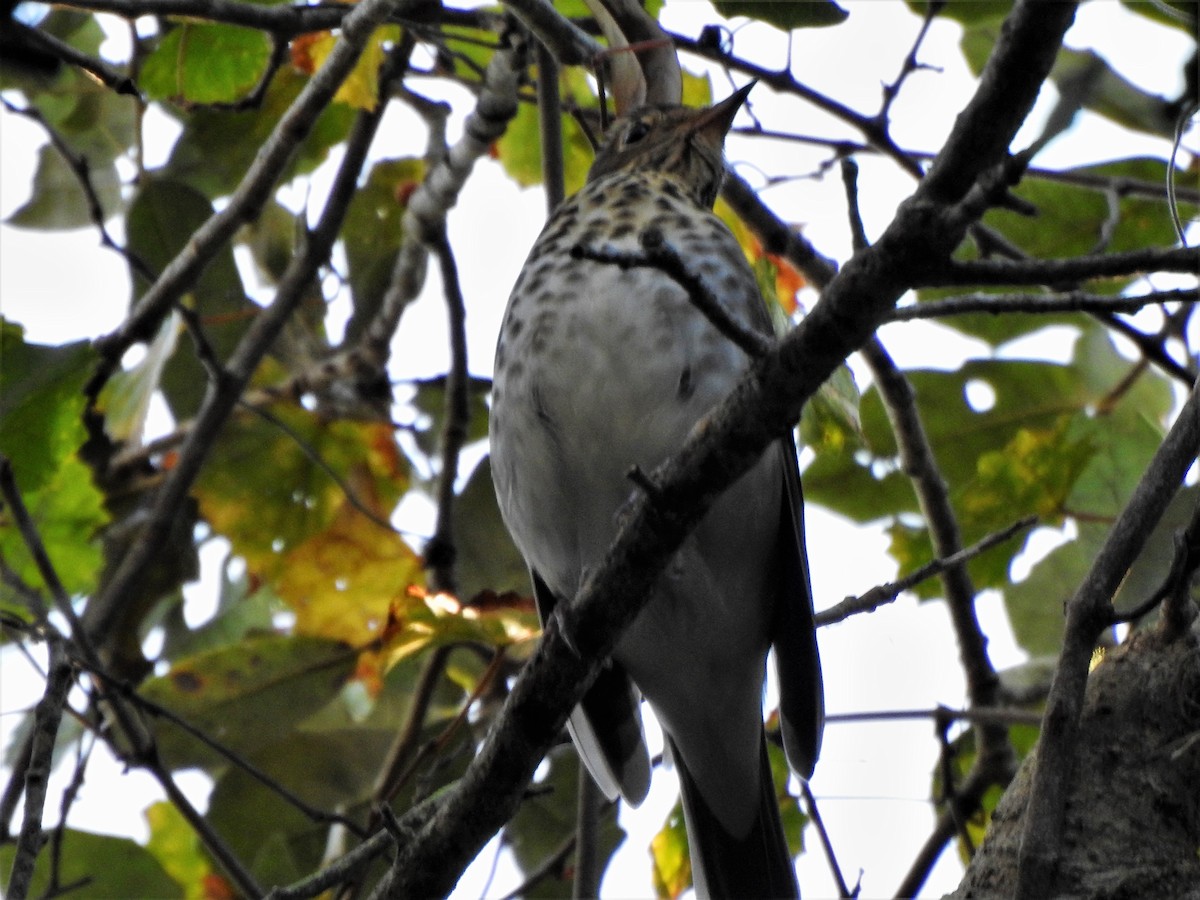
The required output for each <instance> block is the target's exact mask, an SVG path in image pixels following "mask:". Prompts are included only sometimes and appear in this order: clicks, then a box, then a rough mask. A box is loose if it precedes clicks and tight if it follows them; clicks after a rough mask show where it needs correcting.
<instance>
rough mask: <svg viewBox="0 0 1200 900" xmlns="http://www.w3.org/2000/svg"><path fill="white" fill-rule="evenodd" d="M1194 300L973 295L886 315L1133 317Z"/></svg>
mask: <svg viewBox="0 0 1200 900" xmlns="http://www.w3.org/2000/svg"><path fill="white" fill-rule="evenodd" d="M1197 300H1200V291H1198V290H1196V289H1195V288H1180V289H1178V290H1171V291H1151V292H1149V293H1146V294H1135V295H1132V296H1128V297H1113V296H1111V295H1108V294H1089V293H1087V292H1086V291H1068V292H1066V293H1060V294H1045V293H1012V294H982V293H977V294H963V295H962V296H959V297H948V298H946V299H945V300H929V301H926V302H924V303H914V304H912V305H911V306H901V307H897V308H896V309H894V310H892V312H891V313H890V314H889V315H888V321H890V322H912V321H914V320H916V319H944V318H947V317H949V316H962V315H970V314H972V313H988V314H990V315H1000V314H1001V313H1030V314H1032V315H1062V314H1064V313H1072V312H1090V313H1094V312H1107V313H1133V312H1137V311H1138V310H1140V309H1145V308H1146V307H1147V306H1155V305H1158V304H1162V303H1195V302H1196V301H1197Z"/></svg>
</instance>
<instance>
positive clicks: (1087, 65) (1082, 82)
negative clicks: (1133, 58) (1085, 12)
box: [1050, 47, 1178, 138]
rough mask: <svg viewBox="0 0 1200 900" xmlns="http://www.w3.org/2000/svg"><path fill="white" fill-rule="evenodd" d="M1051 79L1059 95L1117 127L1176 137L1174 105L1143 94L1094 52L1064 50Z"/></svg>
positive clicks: (1160, 98)
mask: <svg viewBox="0 0 1200 900" xmlns="http://www.w3.org/2000/svg"><path fill="white" fill-rule="evenodd" d="M1050 78H1051V79H1052V80H1053V81H1054V83H1055V85H1056V86H1057V87H1058V90H1059V93H1060V94H1062V95H1063V96H1065V97H1074V98H1076V99H1077V100H1078V101H1079V102H1081V103H1082V105H1083V106H1084V108H1086V109H1089V110H1091V111H1092V112H1094V113H1099V114H1100V115H1102V116H1104V117H1105V118H1108V119H1111V120H1112V121H1114V122H1116V123H1117V124H1118V125H1124V126H1125V127H1126V128H1132V129H1133V130H1135V131H1143V132H1146V133H1148V134H1153V135H1157V136H1159V137H1165V138H1170V137H1173V136H1174V134H1175V119H1176V118H1177V116H1178V112H1177V110H1176V107H1175V105H1174V104H1173V103H1170V102H1169V101H1167V100H1166V99H1165V98H1163V97H1159V96H1157V95H1155V94H1150V93H1147V92H1146V91H1143V90H1142V89H1141V88H1139V87H1138V86H1137V85H1135V84H1133V83H1131V82H1130V81H1128V80H1127V79H1125V78H1124V77H1123V76H1121V75H1120V74H1119V73H1118V72H1117V71H1116V70H1114V69H1113V67H1112V66H1110V65H1109V64H1108V62H1107V61H1106V60H1105V59H1104V58H1103V57H1101V56H1100V55H1099V54H1097V53H1095V52H1094V51H1091V50H1072V49H1070V48H1069V47H1063V48H1062V49H1060V50H1059V51H1058V57H1057V59H1055V61H1054V68H1053V69H1052V70H1051V72H1050Z"/></svg>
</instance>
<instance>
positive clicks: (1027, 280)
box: [916, 247, 1200, 287]
mask: <svg viewBox="0 0 1200 900" xmlns="http://www.w3.org/2000/svg"><path fill="white" fill-rule="evenodd" d="M1198 271H1200V248H1195V247H1176V248H1169V249H1168V248H1158V247H1150V248H1147V249H1141V250H1128V251H1126V252H1124V253H1107V254H1104V255H1103V256H1076V257H1072V258H1070V259H1022V260H1009V259H975V260H947V261H946V262H945V264H944V265H942V266H938V267H936V268H934V269H931V270H930V271H929V272H926V273H923V274H922V276H921V278H920V280H919V282H918V284H917V285H916V286H917V287H947V286H953V285H959V284H963V285H966V284H1046V285H1056V284H1072V283H1074V282H1077V281H1089V280H1091V279H1093V278H1116V277H1120V276H1132V275H1144V274H1147V273H1151V272H1181V273H1183V274H1192V275H1194V274H1196V272H1198Z"/></svg>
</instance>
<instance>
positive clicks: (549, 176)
mask: <svg viewBox="0 0 1200 900" xmlns="http://www.w3.org/2000/svg"><path fill="white" fill-rule="evenodd" d="M537 67H538V78H537V94H538V124H539V128H538V135H539V138H540V140H541V147H542V189H543V190H544V191H545V192H546V212H547V214H549V213H552V212H554V210H555V209H557V208H558V205H559V204H560V203H562V202H563V195H564V193H565V191H564V188H563V172H564V165H563V132H562V111H561V109H560V108H559V105H560V103H561V98H560V97H559V91H558V63H557V62H555V60H554V55H553V54H552V53H551V52H550V50H549V48H547V47H546V45H545V44H543V43H541V42H540V41H539V42H538V44H537Z"/></svg>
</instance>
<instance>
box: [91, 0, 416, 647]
mask: <svg viewBox="0 0 1200 900" xmlns="http://www.w3.org/2000/svg"><path fill="white" fill-rule="evenodd" d="M392 2H393V0H364V2H363V3H362V4H361V5H359V6H358V7H356V8H355V11H354V13H353V14H351V15H350V16H348V17H347V19H346V22H345V24H344V27H343V32H342V37H341V39H340V40H339V41H338V43H337V44H336V45H335V46H334V49H333V50H332V51H331V52H330V55H329V57H328V58H327V60H326V63H325V66H324V67H323V68H322V69H321V70H320V72H319V73H318V75H317V76H314V78H313V79H312V80H311V81H309V83H308V84H307V85H306V86H305V88H304V90H303V91H301V93H300V96H299V97H297V99H296V102H295V103H294V104H293V105H292V106H291V107H290V108H289V110H288V112H287V113H285V114H284V116H283V118H282V119H281V120H280V123H279V125H278V126H277V127H276V130H275V132H274V134H273V135H272V137H271V138H270V139H268V141H267V144H265V145H264V149H263V151H262V152H260V154H259V155H258V157H257V158H256V162H255V164H254V165H252V166H251V168H250V171H249V172H248V173H247V176H246V179H244V180H243V182H242V185H241V186H239V188H238V191H236V192H235V194H234V197H235V198H236V199H237V204H236V205H237V206H238V208H239V210H240V212H238V213H236V214H235V218H229V217H227V216H225V213H228V212H229V210H230V209H233V208H234V206H235V203H234V201H233V200H231V203H230V206H229V207H226V209H225V210H223V211H222V213H220V214H218V215H216V216H214V217H213V218H211V219H209V220H208V222H207V223H206V224H205V225H204V226H202V227H201V229H200V230H199V231H198V232H197V234H196V236H195V237H194V238H193V240H192V241H190V242H189V244H188V246H189V247H192V248H195V247H197V246H200V245H203V246H205V247H207V248H208V249H207V251H206V252H207V253H208V254H209V255H211V253H215V252H216V247H217V246H218V245H220V244H221V243H222V241H223V240H224V238H226V237H228V236H229V235H227V234H225V230H226V229H227V228H228V227H229V225H230V223H233V225H234V226H235V227H236V221H235V219H236V216H237V215H241V214H242V213H246V212H248V211H249V210H250V209H252V208H255V209H256V208H257V207H256V204H259V205H261V204H260V203H259V200H260V198H259V196H258V195H259V194H260V193H261V192H262V191H264V190H267V189H269V187H270V185H271V184H272V183H273V181H274V178H275V177H276V176H277V175H278V171H277V170H276V169H277V168H278V167H279V166H281V165H282V164H283V162H286V159H284V160H282V161H281V160H280V159H277V158H276V156H277V155H278V153H279V152H280V148H283V147H291V146H292V144H293V142H294V140H296V139H298V138H299V137H300V136H302V135H303V134H305V133H307V130H308V128H310V127H311V123H312V120H313V119H314V118H315V117H316V115H317V114H318V113H319V112H320V110H321V109H322V108H324V106H325V104H327V103H328V102H329V101H330V100H331V99H332V97H333V93H334V91H335V90H336V89H337V86H338V84H339V83H340V82H341V80H342V79H343V78H344V77H345V76H346V75H347V74H348V73H349V70H350V68H351V67H352V66H353V64H354V62H355V61H356V59H357V57H358V54H359V52H361V48H362V45H363V44H365V42H366V40H367V38H368V37H369V36H370V34H371V33H372V31H373V30H374V27H375V25H376V24H377V23H378V22H379V21H380V20H382V19H383V18H384V17H385V16H386V15H387V13H388V10H389V9H390V8H391V3H392ZM384 108H385V104H382V103H381V104H380V105H379V107H378V108H377V109H376V110H374V111H372V112H370V113H363V114H361V115H360V116H359V117H358V119H357V120H356V122H355V125H354V128H353V129H352V132H351V134H350V137H349V139H348V142H347V147H346V153H345V156H344V158H343V160H342V165H341V167H340V168H339V170H338V173H337V175H336V177H335V180H334V184H333V187H332V188H331V191H330V195H329V199H328V200H327V202H326V205H325V209H324V211H323V213H322V215H321V218H320V220H319V222H318V223H317V226H316V228H315V230H313V231H312V232H311V233H310V234H309V236H308V240H307V241H306V242H305V244H304V246H303V248H302V250H301V251H300V252H299V253H298V254H297V255H296V256H295V257H294V258H293V259H292V261H291V263H290V264H289V265H288V268H287V270H286V271H285V272H284V274H283V277H282V278H281V279H280V282H279V287H278V289H277V291H276V296H275V300H274V302H273V303H272V304H271V305H270V306H269V307H267V308H266V309H265V310H264V311H263V312H262V313H261V314H260V315H259V316H258V317H257V318H256V319H255V321H254V322H253V324H252V325H251V326H250V328H249V330H248V331H247V332H246V334H245V335H244V336H243V338H242V340H241V341H240V342H239V344H238V346H237V347H236V349H235V350H234V352H233V354H232V355H231V356H230V357H229V359H228V360H227V361H226V364H225V367H224V371H223V376H222V378H221V380H220V381H219V382H218V383H216V384H214V385H212V386H211V387H210V390H209V391H208V393H207V394H206V396H205V399H204V402H203V404H202V405H201V408H200V411H199V413H198V414H197V416H196V420H195V425H194V426H193V428H192V429H191V431H190V432H189V433H188V436H187V440H186V441H185V443H184V445H183V447H182V448H181V449H180V451H179V457H178V460H177V463H176V465H175V467H174V468H172V469H171V471H170V472H169V473H168V474H167V476H166V479H165V481H164V483H163V484H162V486H161V487H160V488H159V491H158V494H157V496H156V497H155V500H154V504H153V507H152V509H151V511H150V514H149V517H148V521H147V524H146V525H145V526H144V527H143V528H142V531H141V534H140V536H139V537H138V539H137V540H136V541H135V542H134V544H133V545H132V547H131V549H130V551H129V553H128V554H127V555H126V557H125V559H124V560H122V562H121V565H120V566H119V567H118V568H117V571H116V572H115V573H114V574H113V576H112V577H111V578H110V579H109V581H108V583H107V584H106V585H104V587H103V588H102V590H101V591H100V592H99V593H98V594H97V595H96V596H93V597H92V600H91V605H93V606H94V607H96V609H95V611H94V613H93V615H92V616H91V617H90V619H89V621H91V622H92V623H93V626H92V627H93V628H94V629H95V631H96V632H97V633H100V634H107V633H108V632H109V631H110V630H111V628H112V623H113V621H114V620H115V616H116V614H117V612H118V611H119V609H120V608H121V599H122V598H123V597H125V596H126V595H127V594H128V592H129V591H130V590H131V589H132V587H133V585H134V584H136V582H137V581H138V579H139V578H140V577H141V576H142V573H143V571H144V570H145V568H146V567H147V566H148V565H149V564H150V562H151V561H152V560H153V559H154V557H155V555H156V554H157V552H158V551H159V548H160V547H161V545H162V542H163V541H164V540H165V539H166V536H167V535H168V534H169V533H170V531H171V528H170V525H171V523H172V522H173V521H174V519H175V515H176V510H178V509H179V507H180V504H181V503H183V502H184V498H185V497H186V496H187V492H188V490H189V489H190V487H191V484H192V483H193V481H194V480H195V479H196V477H197V476H198V474H199V472H200V467H201V465H202V464H203V462H204V460H205V459H206V458H207V456H208V453H209V451H210V450H211V448H212V446H213V445H214V444H215V442H216V440H217V436H218V434H219V432H220V430H221V428H222V426H223V425H224V422H225V420H226V419H227V418H228V416H229V414H230V412H231V411H232V410H233V409H234V407H235V406H236V405H237V403H238V401H239V400H240V398H241V396H242V393H243V391H244V390H245V388H246V385H247V384H248V383H249V380H250V377H251V376H252V375H253V373H254V371H255V370H256V369H257V368H258V364H259V362H260V361H261V359H262V358H263V356H264V355H265V354H266V352H267V350H268V348H270V347H271V346H272V345H273V344H274V342H275V339H276V337H277V336H278V334H279V332H280V331H281V330H282V329H283V327H284V325H285V324H286V323H287V321H288V320H289V319H290V318H291V315H292V313H293V311H294V310H295V309H296V308H297V306H298V305H299V304H300V302H301V301H302V299H303V298H304V297H305V296H306V291H307V289H308V287H309V285H310V284H311V283H312V279H313V277H314V276H315V273H316V271H317V269H318V268H319V267H320V266H321V265H323V264H324V262H325V260H327V259H328V257H329V253H330V251H331V249H332V247H333V243H334V241H335V240H336V239H337V234H338V230H339V229H340V227H341V223H342V219H343V217H344V215H345V210H346V207H347V206H348V204H349V202H350V198H351V197H352V196H353V195H354V191H355V190H356V188H357V179H358V174H359V172H360V170H361V168H362V165H363V162H364V160H365V159H366V153H367V150H368V148H369V146H370V143H371V140H372V139H373V138H374V135H375V131H376V129H377V128H378V124H379V120H380V118H381V117H382V113H383V110H384ZM289 129H291V130H293V131H295V132H298V134H293V133H292V132H291V131H289ZM268 162H272V164H273V165H275V166H276V169H271V168H270V167H269V166H268V165H267V163H268ZM230 233H232V232H231V231H230ZM202 255H204V254H201V253H199V252H197V254H196V255H195V257H193V256H192V251H189V250H185V251H183V252H182V253H181V254H180V255H179V256H177V257H176V258H175V260H174V261H172V263H171V264H170V265H169V266H168V267H167V269H166V270H165V271H164V273H163V276H162V277H161V278H160V279H159V280H158V282H156V285H155V287H153V288H151V289H150V291H148V292H147V293H146V294H145V295H143V299H142V302H141V303H140V304H139V306H138V308H137V309H136V310H135V311H134V313H133V314H132V315H131V316H130V318H129V319H128V320H127V321H126V323H125V325H124V326H123V327H122V328H121V329H120V330H119V331H118V332H116V333H115V334H114V335H112V336H110V338H109V339H106V340H107V341H108V343H106V344H105V346H106V347H107V351H106V352H108V351H112V350H114V349H115V348H117V347H120V346H122V345H124V344H125V342H126V341H127V340H132V339H136V335H138V334H140V333H141V329H142V328H143V327H145V326H146V324H147V323H150V322H153V321H154V320H155V317H156V316H157V315H158V314H159V312H160V304H161V303H163V302H164V301H166V302H170V301H171V300H172V297H171V296H170V292H171V291H174V290H177V289H180V288H181V287H182V286H183V285H184V284H186V283H188V280H189V279H191V278H194V277H195V276H196V275H198V273H199V269H200V267H201V265H202V263H199V262H197V260H198V259H199V257H200V256H202ZM148 298H149V299H148ZM155 298H157V299H155ZM112 361H113V360H112V359H111V358H110V362H112ZM108 372H109V369H108V366H107V365H104V366H101V368H100V370H99V371H98V372H97V374H96V376H95V377H94V378H93V379H92V388H93V389H95V390H98V389H99V385H100V384H101V383H102V382H103V380H104V379H105V378H107V376H108ZM89 612H92V611H91V610H89Z"/></svg>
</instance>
